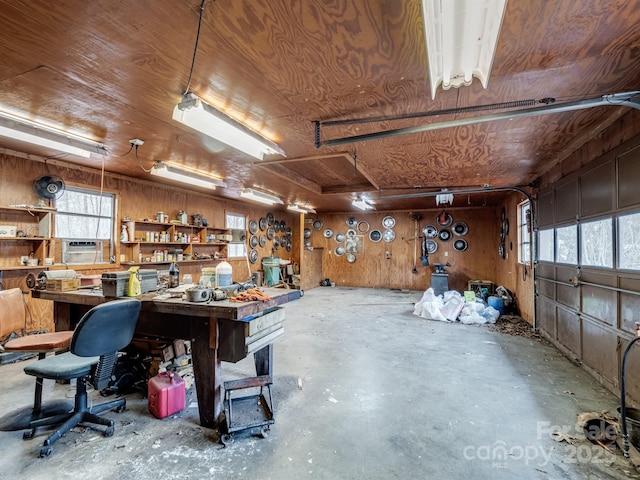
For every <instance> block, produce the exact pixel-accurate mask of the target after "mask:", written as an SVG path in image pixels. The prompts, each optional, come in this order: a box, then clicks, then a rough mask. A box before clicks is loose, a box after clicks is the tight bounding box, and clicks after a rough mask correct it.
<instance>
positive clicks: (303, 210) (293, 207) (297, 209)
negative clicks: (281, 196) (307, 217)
mask: <svg viewBox="0 0 640 480" xmlns="http://www.w3.org/2000/svg"><path fill="white" fill-rule="evenodd" d="M287 210H290V211H292V212H298V213H316V211H315V209H313V208H311V207H304V206H302V205H298V204H297V203H293V204H291V205H289V206H288V207H287Z"/></svg>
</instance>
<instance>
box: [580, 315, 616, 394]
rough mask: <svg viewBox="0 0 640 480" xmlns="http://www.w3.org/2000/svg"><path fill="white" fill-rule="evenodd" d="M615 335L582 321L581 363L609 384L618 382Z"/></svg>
mask: <svg viewBox="0 0 640 480" xmlns="http://www.w3.org/2000/svg"><path fill="white" fill-rule="evenodd" d="M617 341H618V337H617V335H615V334H613V333H612V332H611V331H610V330H607V329H606V328H605V327H603V326H600V325H598V324H597V323H594V322H592V321H589V320H586V319H583V322H582V361H583V362H584V363H585V364H586V365H587V366H589V368H591V369H592V370H594V371H596V372H598V373H599V374H600V375H602V376H603V377H604V378H606V379H607V380H608V381H609V382H610V383H611V384H617V383H618V381H617V379H618V373H617V372H618V353H617V352H618V351H617V348H616V347H617Z"/></svg>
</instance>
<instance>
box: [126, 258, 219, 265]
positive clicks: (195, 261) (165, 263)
mask: <svg viewBox="0 0 640 480" xmlns="http://www.w3.org/2000/svg"><path fill="white" fill-rule="evenodd" d="M220 260H221V259H219V258H202V259H198V260H180V261H179V262H175V263H177V264H178V265H182V264H187V265H188V264H194V263H201V262H219V261H220ZM172 263H174V262H171V261H167V262H122V263H120V265H170V264H172Z"/></svg>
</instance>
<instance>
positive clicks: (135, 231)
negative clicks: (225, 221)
mask: <svg viewBox="0 0 640 480" xmlns="http://www.w3.org/2000/svg"><path fill="white" fill-rule="evenodd" d="M122 223H123V225H126V227H127V235H128V236H129V241H126V242H120V247H121V254H122V255H124V258H125V260H124V261H123V262H121V264H128V265H153V264H157V265H162V264H166V263H170V262H144V261H140V259H141V258H150V257H151V256H152V255H153V250H155V249H158V250H167V249H172V250H175V249H181V250H182V251H183V254H185V255H193V253H194V251H198V252H201V251H203V250H204V249H207V248H209V249H212V250H214V252H215V253H218V254H221V255H223V256H226V253H227V252H226V248H227V245H228V242H219V241H216V242H207V241H206V240H207V238H211V235H218V234H224V235H227V234H228V232H229V230H227V229H223V228H215V227H209V226H206V227H203V226H196V225H190V224H183V223H171V222H169V223H160V222H154V221H148V222H145V221H133V220H127V221H123V222H122ZM149 232H150V233H151V234H152V235H158V234H162V233H164V234H166V235H167V237H168V238H169V239H171V240H175V238H176V237H179V235H182V234H187V235H189V237H188V238H189V240H190V241H189V242H176V241H164V242H163V241H155V240H154V241H146V240H144V238H145V237H147V233H149ZM194 238H195V239H197V240H198V241H196V242H194V241H192V240H193V239H194ZM131 239H133V240H131ZM216 240H217V239H216ZM199 261H203V260H182V261H181V262H199Z"/></svg>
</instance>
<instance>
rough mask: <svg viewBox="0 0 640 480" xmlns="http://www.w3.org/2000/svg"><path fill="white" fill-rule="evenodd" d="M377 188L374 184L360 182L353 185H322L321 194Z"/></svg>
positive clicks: (368, 190)
mask: <svg viewBox="0 0 640 480" xmlns="http://www.w3.org/2000/svg"><path fill="white" fill-rule="evenodd" d="M377 191H378V189H377V188H376V187H375V185H372V184H370V183H360V184H353V185H331V186H330V187H324V188H323V189H322V194H323V195H333V194H337V193H350V192H377Z"/></svg>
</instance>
